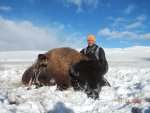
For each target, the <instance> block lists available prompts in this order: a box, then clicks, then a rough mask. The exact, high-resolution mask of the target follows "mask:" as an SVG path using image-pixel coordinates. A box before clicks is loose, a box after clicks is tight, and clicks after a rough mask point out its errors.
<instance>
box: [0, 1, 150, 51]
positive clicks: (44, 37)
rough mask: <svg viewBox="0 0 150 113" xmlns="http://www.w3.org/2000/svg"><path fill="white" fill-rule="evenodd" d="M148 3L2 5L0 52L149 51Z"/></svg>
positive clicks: (149, 3) (72, 2)
mask: <svg viewBox="0 0 150 113" xmlns="http://www.w3.org/2000/svg"><path fill="white" fill-rule="evenodd" d="M149 10H150V1H148V0H143V1H141V0H132V1H130V0H126V1H119V0H114V1H111V0H107V1H104V0H86V1H85V0H45V1H44V2H43V1H42V0H14V1H13V2H12V1H11V0H1V1H0V51H32V50H35V51H36V50H38V51H43V50H50V49H53V48H58V47H72V48H75V49H76V48H85V47H86V46H87V41H86V38H87V36H88V35H89V34H93V35H95V37H96V44H97V45H99V46H101V47H103V48H129V47H134V46H150V19H149V18H150V13H149Z"/></svg>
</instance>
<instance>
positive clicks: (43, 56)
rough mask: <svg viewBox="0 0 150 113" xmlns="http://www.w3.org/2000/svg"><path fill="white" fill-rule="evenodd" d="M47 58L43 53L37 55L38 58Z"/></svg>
mask: <svg viewBox="0 0 150 113" xmlns="http://www.w3.org/2000/svg"><path fill="white" fill-rule="evenodd" d="M46 59H48V58H47V57H46V56H45V55H44V54H39V55H38V60H46Z"/></svg>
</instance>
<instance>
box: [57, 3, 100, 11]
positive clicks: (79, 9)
mask: <svg viewBox="0 0 150 113" xmlns="http://www.w3.org/2000/svg"><path fill="white" fill-rule="evenodd" d="M59 1H61V2H63V4H64V5H65V6H68V4H73V5H76V6H77V10H76V11H77V13H80V12H82V11H83V5H86V6H88V7H90V11H91V10H93V9H95V8H97V6H98V3H99V0H59Z"/></svg>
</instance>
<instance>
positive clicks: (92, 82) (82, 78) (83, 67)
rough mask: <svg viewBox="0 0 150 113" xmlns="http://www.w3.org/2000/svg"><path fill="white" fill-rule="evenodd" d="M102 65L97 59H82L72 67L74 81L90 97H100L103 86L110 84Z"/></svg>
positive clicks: (71, 73) (77, 87) (71, 72)
mask: <svg viewBox="0 0 150 113" xmlns="http://www.w3.org/2000/svg"><path fill="white" fill-rule="evenodd" d="M102 69H103V68H102V65H101V63H100V62H99V61H97V60H89V61H80V62H79V63H76V64H75V65H73V66H72V67H71V68H70V75H71V77H72V83H73V84H74V85H76V89H82V90H84V91H85V92H86V94H87V95H88V97H92V98H94V99H97V98H99V93H100V91H101V87H102V86H110V84H109V82H108V81H107V80H106V79H105V78H104V77H103V76H104V75H103V70H102Z"/></svg>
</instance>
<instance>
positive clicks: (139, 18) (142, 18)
mask: <svg viewBox="0 0 150 113" xmlns="http://www.w3.org/2000/svg"><path fill="white" fill-rule="evenodd" d="M146 18H147V17H146V15H140V16H138V17H137V20H138V21H140V22H142V21H145V20H146Z"/></svg>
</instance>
